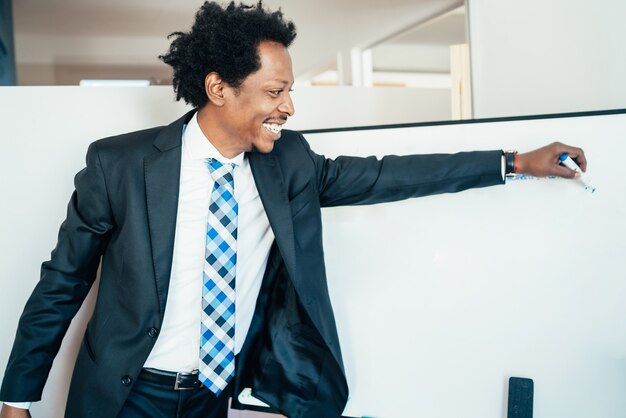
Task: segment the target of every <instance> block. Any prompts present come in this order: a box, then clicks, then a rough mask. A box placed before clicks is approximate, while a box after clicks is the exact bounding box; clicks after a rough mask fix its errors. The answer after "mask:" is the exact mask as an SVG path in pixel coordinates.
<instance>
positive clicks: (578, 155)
mask: <svg viewBox="0 0 626 418" xmlns="http://www.w3.org/2000/svg"><path fill="white" fill-rule="evenodd" d="M555 145H557V149H558V152H559V156H560V155H561V154H563V153H567V154H569V156H570V157H571V158H572V159H573V160H574V161H576V164H578V167H580V169H581V170H582V171H583V172H586V171H587V158H586V157H585V152H584V151H583V150H582V149H581V148H578V147H572V146H570V145H566V144H561V143H558V142H557V143H555Z"/></svg>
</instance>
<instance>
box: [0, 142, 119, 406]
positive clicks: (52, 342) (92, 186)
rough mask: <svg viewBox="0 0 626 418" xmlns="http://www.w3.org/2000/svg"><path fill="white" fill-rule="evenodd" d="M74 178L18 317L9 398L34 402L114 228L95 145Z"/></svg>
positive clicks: (2, 395) (5, 387)
mask: <svg viewBox="0 0 626 418" xmlns="http://www.w3.org/2000/svg"><path fill="white" fill-rule="evenodd" d="M86 159H87V166H86V167H85V168H84V169H83V170H82V171H80V172H79V173H78V174H77V175H76V177H75V180H74V183H75V191H74V193H73V194H72V197H71V200H70V202H69V205H68V208H67V216H66V219H65V221H64V222H63V224H62V225H61V228H60V231H59V236H58V241H57V245H56V248H55V249H54V250H53V251H52V254H51V257H50V260H49V261H46V262H44V263H43V264H42V267H41V278H40V280H39V282H38V284H37V286H36V287H35V289H34V291H33V293H32V295H31V296H30V298H29V299H28V301H27V303H26V306H25V308H24V312H23V313H22V316H21V317H20V321H19V325H18V329H17V334H16V338H15V342H14V345H13V350H12V352H11V356H10V357H9V361H8V365H7V369H6V372H5V375H4V380H3V383H2V389H1V391H0V399H3V400H7V401H14V402H19V401H36V400H39V399H41V393H42V391H43V387H44V385H45V382H46V379H47V377H48V374H49V372H50V368H51V366H52V361H53V359H54V357H55V356H56V354H57V352H58V350H59V347H60V345H61V342H62V340H63V337H64V335H65V332H66V331H67V328H68V327H69V324H70V322H71V320H72V318H73V317H74V315H75V314H76V312H77V311H78V309H79V308H80V306H81V304H82V302H83V300H84V299H85V297H86V296H87V293H88V292H89V289H90V288H91V285H92V284H93V282H94V280H95V277H96V271H97V268H98V265H99V262H100V256H101V254H102V251H103V249H104V247H105V246H106V244H107V241H108V237H109V231H111V229H112V228H113V226H114V222H113V219H112V216H111V209H110V206H109V202H108V198H107V190H106V183H105V179H104V175H103V172H102V168H101V165H100V159H99V155H98V150H97V145H96V144H95V143H94V144H92V145H91V146H90V147H89V150H88V152H87V158H86Z"/></svg>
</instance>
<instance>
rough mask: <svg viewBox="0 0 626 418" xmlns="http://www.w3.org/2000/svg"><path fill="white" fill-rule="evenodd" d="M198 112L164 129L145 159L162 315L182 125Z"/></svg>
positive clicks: (178, 177)
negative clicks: (153, 148) (153, 150)
mask: <svg viewBox="0 0 626 418" xmlns="http://www.w3.org/2000/svg"><path fill="white" fill-rule="evenodd" d="M194 112H195V111H192V112H189V113H187V114H186V115H185V116H183V117H182V118H180V119H178V120H177V121H175V122H174V123H172V124H170V125H168V126H166V127H165V128H163V129H162V130H161V132H160V133H159V134H158V136H157V137H156V139H155V140H154V142H153V145H154V147H155V152H154V153H153V154H150V155H147V156H146V157H145V158H144V179H145V185H146V206H147V208H148V224H149V228H150V244H151V246H152V263H153V266H154V276H155V280H156V286H157V294H158V297H159V308H160V311H161V313H163V312H164V311H165V301H166V299H167V290H168V287H169V279H170V273H171V270H172V256H173V252H174V235H175V231H176V214H177V209H178V192H179V187H180V160H181V143H182V131H183V126H184V124H185V123H187V121H188V120H189V119H190V118H191V116H192V115H193V113H194Z"/></svg>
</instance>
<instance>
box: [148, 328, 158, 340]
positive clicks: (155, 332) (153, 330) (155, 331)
mask: <svg viewBox="0 0 626 418" xmlns="http://www.w3.org/2000/svg"><path fill="white" fill-rule="evenodd" d="M157 335H159V330H158V329H156V328H154V327H152V328H150V329H149V330H148V337H150V338H156V336H157Z"/></svg>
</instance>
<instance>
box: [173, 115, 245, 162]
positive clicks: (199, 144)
mask: <svg viewBox="0 0 626 418" xmlns="http://www.w3.org/2000/svg"><path fill="white" fill-rule="evenodd" d="M184 138H185V146H186V148H187V150H188V152H189V156H190V157H191V158H193V159H203V160H206V159H207V158H213V159H215V160H218V161H219V162H221V163H222V164H229V163H232V164H235V165H237V166H241V165H242V163H243V158H244V153H243V152H242V153H240V154H238V155H236V156H235V157H234V158H226V157H224V156H223V155H222V154H220V152H219V151H218V150H217V148H215V146H213V144H212V143H211V141H210V140H209V139H208V138H207V137H206V136H204V133H203V132H202V130H201V129H200V125H199V124H198V113H197V112H196V114H194V115H193V117H192V118H191V120H190V121H189V123H187V127H186V128H185V133H184Z"/></svg>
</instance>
